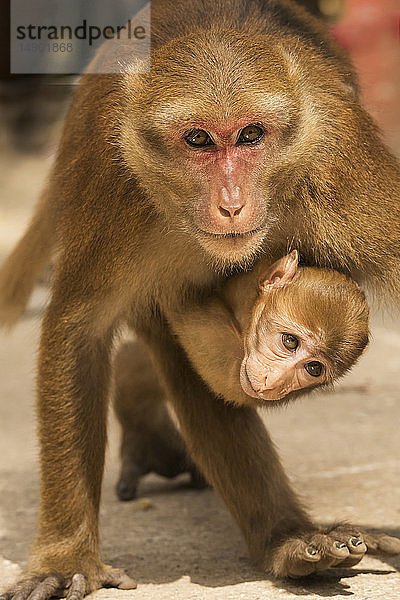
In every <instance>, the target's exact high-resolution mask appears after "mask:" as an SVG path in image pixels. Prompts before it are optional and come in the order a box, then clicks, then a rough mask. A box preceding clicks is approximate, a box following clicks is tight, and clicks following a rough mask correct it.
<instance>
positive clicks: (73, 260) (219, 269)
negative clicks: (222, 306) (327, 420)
mask: <svg viewBox="0 0 400 600" xmlns="http://www.w3.org/2000/svg"><path fill="white" fill-rule="evenodd" d="M152 39H153V52H152V71H151V74H150V75H139V76H136V75H128V74H121V75H108V76H89V75H88V76H84V77H83V78H82V81H81V85H80V86H79V89H78V90H77V93H76V96H75V99H74V101H73V104H72V107H71V110H70V112H69V115H68V117H67V121H66V126H65V129H64V133H63V137H62V140H61V144H60V150H59V154H58V157H57V161H56V164H55V167H54V170H53V173H52V176H51V178H50V181H49V185H48V188H47V191H46V194H47V197H48V202H49V210H50V211H51V212H50V214H55V215H57V219H56V220H55V227H56V229H57V231H56V233H55V235H56V239H57V242H58V244H59V250H60V251H59V255H58V258H57V264H56V269H55V280H54V284H53V290H52V300H51V303H50V305H49V307H48V309H47V313H46V316H45V319H44V322H43V331H42V338H41V346H40V359H39V374H38V417H39V435H40V440H41V467H42V479H41V481H42V483H41V510H40V523H39V531H38V536H37V539H36V542H35V547H34V551H33V553H32V557H31V561H30V564H29V567H28V572H27V579H26V580H25V582H24V583H23V584H21V586H19V587H17V588H16V589H11V590H10V592H8V593H7V594H6V596H5V597H6V598H7V600H10V599H11V598H14V596H15V594H18V598H20V599H21V600H26V598H27V597H28V596H29V594H30V592H31V591H32V590H33V589H35V590H36V592H37V593H36V595H35V598H37V600H45V599H46V598H48V597H49V595H50V593H49V592H48V591H47V592H46V589H47V590H48V589H49V585H50V584H46V582H45V583H44V584H43V587H41V586H40V583H39V584H38V582H40V581H42V580H44V581H45V577H46V575H49V574H50V575H51V574H57V575H54V576H55V577H56V580H55V581H56V584H57V585H58V588H59V590H60V591H62V590H63V589H64V588H65V585H66V583H67V582H68V580H69V578H70V577H71V575H73V574H83V575H84V576H85V577H86V582H87V585H86V590H84V591H80V592H79V594H78V593H77V594H76V595H75V596H74V597H76V598H80V597H81V596H82V595H83V593H84V592H88V591H90V590H93V589H96V588H98V587H101V586H102V585H105V584H106V583H107V582H108V583H110V582H111V583H112V584H114V585H118V586H120V587H124V586H125V587H129V586H133V585H134V584H133V582H127V580H126V579H123V578H122V575H121V574H120V573H118V572H115V571H113V572H112V573H111V574H110V572H109V569H107V568H106V567H104V565H102V563H101V561H100V558H99V551H98V528H97V527H98V505H99V501H100V487H101V478H102V468H103V460H104V444H105V438H106V430H105V429H106V412H107V388H108V383H109V380H110V360H109V356H110V350H111V345H112V340H113V338H114V335H115V333H116V331H117V330H118V326H119V324H120V323H122V322H125V321H126V322H128V323H129V324H130V325H131V326H132V327H134V328H135V330H136V331H137V332H138V333H139V335H140V337H141V339H142V340H143V341H145V343H146V345H147V347H148V348H149V351H150V353H151V355H152V358H153V360H154V362H155V364H156V366H157V369H158V373H159V377H160V381H162V383H163V386H164V389H165V390H166V392H167V395H168V397H169V398H170V400H171V401H172V402H173V405H174V408H175V410H176V412H177V415H178V418H179V421H180V425H181V429H182V434H183V437H184V439H185V442H186V443H187V446H188V449H189V452H190V454H191V456H192V457H193V459H194V461H195V462H196V464H197V465H198V466H199V467H200V469H201V470H202V472H203V473H204V474H205V475H206V477H207V479H208V480H209V481H210V482H211V483H212V484H213V486H214V487H215V489H216V490H217V491H218V493H219V494H220V495H221V496H222V497H223V499H224V500H225V502H226V504H227V506H228V507H229V509H230V510H231V512H232V514H233V515H234V517H235V518H236V519H237V521H238V523H239V524H240V526H241V529H242V531H243V534H244V537H245V539H246V540H247V543H248V545H249V548H250V551H251V553H252V555H253V556H254V557H255V559H256V560H257V561H258V562H259V564H261V565H262V567H263V568H265V569H267V570H269V571H270V572H272V573H275V574H278V575H293V574H296V575H302V574H307V573H308V572H310V570H313V569H314V568H318V563H313V564H312V565H311V566H310V562H309V559H308V558H307V547H308V544H311V545H312V546H316V547H317V549H318V550H317V552H318V553H319V554H318V557H319V558H321V560H320V561H319V564H320V565H323V566H327V565H328V566H329V565H330V564H336V563H337V562H340V560H343V559H344V558H346V557H348V556H349V552H350V553H352V554H353V556H350V557H349V558H347V559H346V560H350V559H351V560H353V561H356V562H357V561H358V560H359V559H360V558H361V556H362V552H361V553H358V554H357V553H355V552H354V548H352V545H351V543H350V542H348V540H349V539H350V536H351V535H352V531H353V530H352V529H351V528H348V529H347V530H346V531H345V532H344V533H343V532H342V530H339V529H337V528H336V529H335V530H333V531H330V532H321V533H319V532H318V531H317V528H316V526H315V525H313V524H312V523H311V521H310V519H309V517H308V516H307V514H306V512H305V511H304V510H303V508H302V507H301V506H300V504H299V502H298V500H297V498H296V497H295V495H294V493H293V491H292V490H291V488H290V485H289V482H288V480H287V478H286V475H285V474H284V472H283V470H282V468H281V466H280V463H279V459H278V457H277V455H276V453H275V450H274V449H273V446H272V443H271V441H270V439H269V437H268V434H267V432H266V430H265V429H264V427H263V425H262V423H261V421H260V419H259V417H258V416H257V414H256V412H255V410H254V409H253V408H249V407H240V408H234V407H232V406H230V405H228V404H226V403H224V402H223V401H222V400H219V399H217V398H215V397H214V396H213V394H212V393H211V392H210V390H209V389H208V388H207V387H206V386H205V384H204V383H203V382H202V380H201V379H200V377H199V376H198V375H197V374H196V373H195V371H194V370H193V369H192V367H191V365H190V364H189V362H188V360H187V358H186V356H185V353H184V351H183V350H182V348H181V347H180V345H179V343H177V340H176V338H175V336H174V335H173V334H172V332H171V328H172V329H173V327H174V315H175V314H176V313H177V312H179V310H181V308H182V307H184V306H185V305H186V303H187V302H188V301H190V300H192V299H196V301H197V299H198V300H201V299H202V298H203V297H204V296H205V295H207V294H209V293H210V291H211V290H212V289H213V287H214V286H215V285H216V284H218V283H219V282H221V280H223V279H224V278H226V277H227V276H228V275H229V274H231V273H232V271H233V270H235V269H242V268H249V267H251V266H252V265H253V264H254V262H255V261H256V260H257V257H258V256H259V254H260V253H262V252H264V253H266V254H267V255H268V257H269V256H271V257H274V256H281V255H283V253H284V251H285V250H286V248H287V247H288V246H289V247H290V246H292V245H293V246H295V247H298V248H299V250H300V252H301V254H302V256H303V257H304V258H305V261H306V263H308V264H312V265H318V266H322V267H324V266H330V267H334V268H335V269H337V270H338V271H341V272H344V273H348V274H350V275H351V276H352V277H353V278H355V279H358V280H360V279H361V280H365V281H366V282H368V283H369V284H370V285H371V286H372V287H374V288H375V289H376V290H378V292H379V294H380V295H383V294H385V296H386V298H398V297H399V292H400V278H399V268H398V265H399V258H400V227H398V226H397V225H398V224H399V222H400V201H399V189H400V186H399V183H400V171H399V167H398V164H397V162H396V161H395V159H394V157H393V156H392V155H391V154H390V152H389V151H388V150H387V148H386V147H385V145H384V144H383V143H382V141H381V139H380V135H379V133H378V131H377V129H376V127H375V125H374V123H373V122H372V121H371V119H370V117H369V116H368V115H367V114H366V113H365V111H364V109H363V108H362V107H361V106H360V104H359V103H358V101H357V86H356V78H355V76H354V74H353V72H352V69H351V66H350V64H349V62H348V60H347V59H346V58H345V57H344V54H343V52H342V51H341V50H340V49H339V47H338V46H337V45H336V44H335V42H334V41H333V40H332V39H331V38H330V37H329V35H328V34H327V32H326V31H325V30H324V28H323V27H322V25H320V24H319V23H318V21H316V20H315V19H313V18H311V17H308V16H307V15H306V14H305V13H304V12H303V11H302V10H301V9H299V8H298V7H296V6H295V5H294V4H293V3H292V2H289V1H288V0H287V1H283V0H282V1H280V2H275V1H273V0H270V1H268V0H254V1H253V0H248V1H247V2H243V1H242V0H230V1H229V2H227V1H226V0H223V1H222V0H193V1H188V0H185V1H183V0H174V2H169V1H167V0H165V1H164V0H153V3H152ZM103 51H104V52H105V53H107V49H105V50H103ZM269 92H271V93H272V94H273V95H276V94H277V93H281V94H284V95H285V97H286V98H287V99H288V103H289V104H288V106H287V109H286V110H285V111H284V114H283V115H282V114H280V113H279V110H278V107H275V109H274V108H273V107H272V109H271V110H272V115H273V116H276V117H277V118H278V119H279V118H281V119H283V121H286V125H285V126H284V127H283V126H282V127H283V128H282V129H281V130H280V131H281V135H272V134H271V136H270V137H268V140H267V143H266V145H265V149H264V150H262V152H261V151H260V152H261V154H260V158H261V159H262V160H260V161H259V162H258V165H257V167H256V169H255V170H254V171H253V172H251V173H248V172H247V170H246V169H244V167H243V169H242V175H241V176H242V177H243V178H247V179H246V181H247V183H246V186H245V188H244V191H245V193H246V198H247V201H248V202H249V203H251V205H252V206H253V209H254V210H253V212H252V218H253V220H254V221H256V222H258V224H259V225H260V226H261V229H260V230H259V231H258V233H257V234H256V235H254V236H252V237H249V236H248V237H244V238H243V237H242V238H238V237H231V236H228V237H226V238H223V239H221V238H219V239H217V238H213V237H212V236H208V237H207V238H204V237H202V236H201V235H200V234H199V233H198V231H197V230H196V228H195V227H194V226H193V222H192V219H193V218H194V216H196V218H197V219H198V220H199V219H201V214H202V213H201V211H202V210H203V208H204V210H205V209H206V208H207V206H208V203H209V197H210V189H209V188H210V186H212V185H217V184H215V182H213V181H209V179H208V178H207V177H204V176H203V177H202V176H201V174H198V173H197V172H196V170H195V169H193V168H190V169H189V168H188V162H187V160H186V159H184V158H183V157H182V154H178V155H177V151H176V149H175V148H176V147H175V145H174V143H173V140H172V138H173V132H175V133H176V132H177V129H176V128H177V127H180V126H182V125H184V123H185V122H190V120H191V118H193V113H192V112H191V111H192V110H193V108H195V109H196V113H198V114H199V116H200V117H202V118H204V119H205V120H207V122H212V121H216V122H219V121H220V120H221V119H225V118H228V119H235V118H238V117H241V118H243V116H245V115H246V114H248V111H249V110H252V111H253V112H254V110H258V109H257V107H259V105H260V103H261V104H262V103H263V102H264V101H265V98H266V94H267V95H268V93H269ZM270 108H271V107H270ZM278 113H279V114H278ZM171 119H172V124H170V125H168V123H170V121H171ZM205 222H207V220H205ZM13 261H14V262H12V263H11V264H9V267H7V268H8V269H9V270H8V273H9V275H8V277H13V276H14V268H15V270H16V271H15V276H17V275H18V273H19V272H20V269H21V263H20V259H19V257H18V255H14V259H13ZM39 263H41V260H39V261H38V263H37V264H38V265H39ZM39 270H40V269H39ZM1 280H2V281H4V275H3V276H1ZM12 287H13V286H12ZM30 287H31V286H30V284H29V285H27V286H26V287H25V292H26V291H29V289H30ZM25 292H24V293H25ZM4 294H7V289H4V287H3V295H4ZM8 297H9V300H8V301H6V302H5V303H4V301H3V300H2V306H3V308H2V314H3V315H4V314H5V315H6V316H5V320H6V321H7V320H8V321H10V320H12V317H10V318H9V317H8V316H7V311H8V309H7V303H8V306H12V298H13V297H14V294H13V293H11V295H9V296H8ZM22 297H23V296H22ZM22 304H23V302H19V306H21V305H22ZM4 306H6V308H5V309H4ZM4 310H5V311H6V312H4ZM10 310H11V311H12V309H10ZM18 310H19V309H18ZM9 314H10V313H9ZM134 399H135V398H134ZM135 410H137V409H135V407H132V411H135ZM141 412H142V413H143V411H141ZM315 536H317V537H315ZM318 536H319V537H318ZM340 536H342V538H344V539H345V540H346V543H347V547H346V550H343V551H341V554H340V552H339V554H340V557H338V552H337V551H336V550H334V541H335V539H341V538H340ZM321 540H322V541H321ZM373 544H376V545H377V547H378V548H379V547H381V549H382V550H383V549H384V548H385V545H384V544H381V545H380V546H379V544H380V542H379V540H378V539H377V538H376V539H375V538H374V541H373ZM395 547H396V548H397V549H399V548H398V546H396V544H395ZM363 548H365V547H364V546H363ZM363 551H365V549H364V550H363ZM347 564H348V563H347ZM52 582H53V583H52ZM50 583H51V585H50V588H51V591H52V593H54V585H53V584H54V580H53V579H52V580H51V581H50ZM46 585H47V588H46ZM74 594H75V590H74Z"/></svg>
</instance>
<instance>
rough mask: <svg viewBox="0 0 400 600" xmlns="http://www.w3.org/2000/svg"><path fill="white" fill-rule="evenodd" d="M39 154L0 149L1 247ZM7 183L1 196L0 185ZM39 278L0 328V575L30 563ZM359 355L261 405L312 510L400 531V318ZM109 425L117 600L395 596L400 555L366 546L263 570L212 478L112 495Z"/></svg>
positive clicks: (113, 450) (323, 518)
mask: <svg viewBox="0 0 400 600" xmlns="http://www.w3.org/2000/svg"><path fill="white" fill-rule="evenodd" d="M46 162H47V161H46V159H44V158H43V157H32V156H27V157H25V158H21V157H17V156H13V155H12V154H10V153H7V155H4V161H3V162H2V170H1V172H0V186H1V190H2V191H1V199H0V260H1V259H2V257H4V255H5V253H6V251H7V250H8V248H10V247H11V245H12V244H13V242H14V240H15V239H16V238H17V237H18V235H19V234H20V233H21V231H22V229H23V224H24V223H25V222H26V220H27V218H28V216H29V214H30V212H31V210H32V205H33V202H34V200H35V198H36V196H37V192H38V190H39V188H40V185H41V183H42V180H43V178H44V175H45V172H46ZM3 194H4V195H3ZM44 294H45V292H44V291H43V290H38V292H37V294H36V296H35V298H34V300H33V303H32V307H31V310H30V312H29V313H28V315H27V317H26V318H25V319H24V320H23V321H21V323H20V324H19V325H18V326H17V328H16V329H15V330H14V332H12V333H11V335H9V336H6V335H3V334H0V374H1V377H0V588H1V587H3V586H6V585H7V584H8V583H10V582H12V581H13V580H14V579H15V578H16V577H17V576H18V574H19V572H20V569H21V568H23V566H24V564H25V563H26V560H27V556H28V550H29V545H30V543H31V541H32V539H33V535H34V530H35V522H36V514H37V502H38V466H37V443H36V438H35V423H34V406H33V405H34V370H35V355H36V349H37V340H38V334H39V330H40V315H39V313H40V307H41V306H42V304H43V301H44ZM373 334H374V339H373V342H372V344H371V347H370V349H369V350H368V352H367V354H366V355H365V356H364V357H363V358H362V360H361V361H360V363H359V365H358V366H357V367H356V368H355V369H354V371H353V372H352V374H351V375H349V376H348V377H346V378H345V379H344V380H343V381H342V383H341V384H340V385H338V386H337V388H336V390H335V392H333V393H325V394H315V395H313V396H312V397H310V398H307V399H304V400H302V401H300V402H299V403H298V404H296V405H293V406H291V407H288V408H287V409H284V410H281V411H279V412H278V411H276V412H275V411H274V412H271V413H268V414H265V415H264V416H265V421H266V423H267V424H268V426H269V427H270V430H271V432H272V435H273V438H274V440H275V442H276V444H277V446H278V447H279V449H280V452H281V455H282V457H283V461H284V464H285V465H286V468H287V470H288V472H289V473H290V475H291V477H292V479H293V482H294V485H295V487H296V489H297V490H298V491H299V492H300V493H301V494H302V496H303V498H304V502H305V503H307V504H308V505H309V506H310V508H311V511H312V514H313V516H314V517H315V518H316V519H317V520H318V521H320V522H321V523H329V522H331V521H333V520H335V519H348V520H352V521H355V522H357V523H358V524H359V525H360V526H362V527H364V528H368V529H371V530H374V529H382V530H385V531H387V532H389V533H391V534H393V535H398V536H400V485H399V483H400V434H399V426H400V393H399V390H400V320H399V318H398V317H396V318H392V319H389V318H387V319H386V320H385V321H382V319H381V318H380V317H379V316H377V317H375V319H374V325H373ZM110 420H111V435H110V443H109V449H108V459H107V469H106V474H105V480H104V490H103V501H102V508H101V529H102V551H103V556H104V559H105V560H106V562H109V563H112V564H113V565H115V566H121V567H124V568H126V569H127V571H128V572H129V574H130V575H132V576H133V577H135V578H136V580H137V581H138V589H137V590H136V591H130V592H123V591H117V590H101V591H99V592H96V593H95V594H94V596H95V597H96V598H98V600H100V599H101V598H103V599H105V598H107V599H108V598H113V599H115V600H125V599H128V598H132V599H134V598H138V599H139V598H140V600H147V599H152V600H153V599H157V600H164V599H165V600H192V599H196V600H197V599H199V600H203V599H204V600H217V599H218V600H219V599H224V600H225V599H226V600H230V599H232V600H239V599H242V598H244V599H246V600H247V599H248V600H270V599H271V600H272V599H278V598H279V599H289V598H290V599H291V598H304V599H305V600H308V599H321V598H338V599H340V598H347V597H349V598H350V597H351V598H353V599H354V600H379V599H381V598H382V599H389V600H397V599H399V600H400V573H399V570H400V558H398V557H397V558H395V559H390V560H385V561H381V560H378V559H376V558H365V559H364V560H363V561H362V562H361V563H360V564H359V565H357V566H356V567H354V568H352V569H347V570H342V571H339V572H336V571H335V572H324V573H321V574H319V575H318V576H315V577H314V578H312V579H309V580H304V581H303V582H289V583H288V582H283V581H279V582H272V581H270V580H268V579H266V578H265V577H264V576H263V574H262V573H260V572H258V571H257V570H256V569H255V568H254V567H253V566H252V564H251V562H250V560H249V558H248V556H247V551H246V548H245V545H244V543H243V541H242V540H241V537H240V534H239V531H238V529H237V527H236V525H235V524H234V523H233V521H232V519H231V517H230V515H229V513H228V512H227V510H226V509H225V507H224V506H223V504H222V502H221V501H220V500H219V498H218V497H217V496H216V495H215V494H214V492H213V491H212V490H206V491H194V490H191V489H189V488H188V487H187V479H186V478H185V476H182V477H180V478H178V479H176V480H174V481H166V480H164V479H162V478H158V477H156V476H149V477H147V478H146V479H145V480H144V481H143V484H142V486H141V488H140V495H141V496H142V497H144V498H148V499H149V501H148V502H146V503H143V502H140V501H139V502H133V503H126V504H121V503H119V502H118V501H117V499H116V497H115V494H114V484H115V481H116V477H117V473H118V456H117V455H118V430H117V427H116V424H115V422H114V421H113V419H112V418H111V419H110Z"/></svg>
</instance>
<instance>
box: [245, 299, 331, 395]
mask: <svg viewBox="0 0 400 600" xmlns="http://www.w3.org/2000/svg"><path fill="white" fill-rule="evenodd" d="M261 310H262V309H261ZM264 311H265V313H266V314H263V312H264ZM264 311H263V312H261V314H260V317H259V318H257V319H256V320H255V321H254V322H253V324H252V327H251V329H250V331H249V333H248V335H247V336H246V339H245V357H244V359H243V361H242V365H241V370H240V382H241V385H242V388H243V391H244V392H245V393H246V394H247V395H249V396H251V397H252V398H258V399H260V400H263V401H268V402H271V401H277V400H282V399H283V398H285V397H286V396H288V395H289V394H292V393H293V392H297V391H299V390H302V389H306V388H315V387H319V386H321V385H324V384H326V383H327V382H328V381H329V379H330V374H329V373H330V364H329V361H328V360H327V358H326V355H325V354H323V353H322V351H321V348H320V344H319V342H318V340H317V336H316V335H314V334H313V332H311V331H307V330H306V329H305V328H304V327H303V326H301V325H299V324H298V323H295V322H293V321H290V320H289V319H288V318H285V317H284V315H275V314H271V313H270V311H269V310H268V309H267V308H265V309H264Z"/></svg>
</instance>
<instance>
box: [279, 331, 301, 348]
mask: <svg viewBox="0 0 400 600" xmlns="http://www.w3.org/2000/svg"><path fill="white" fill-rule="evenodd" d="M282 344H283V345H284V346H285V348H286V349H287V350H296V349H297V348H298V346H299V340H298V338H297V337H296V336H295V335H292V334H291V333H283V334H282Z"/></svg>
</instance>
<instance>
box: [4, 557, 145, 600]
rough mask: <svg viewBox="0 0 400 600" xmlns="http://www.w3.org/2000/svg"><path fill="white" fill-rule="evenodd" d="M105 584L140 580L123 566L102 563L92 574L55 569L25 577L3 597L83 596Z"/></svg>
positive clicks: (79, 599) (75, 599) (125, 586)
mask: <svg viewBox="0 0 400 600" xmlns="http://www.w3.org/2000/svg"><path fill="white" fill-rule="evenodd" d="M89 582H90V583H89ZM102 587H113V588H118V589H120V590H132V589H135V588H136V587H137V584H136V582H135V581H134V580H133V579H131V577H129V575H127V574H126V573H125V571H123V570H122V569H114V568H113V567H110V566H108V565H102V566H101V569H100V570H99V573H97V575H95V576H92V577H90V576H86V575H84V574H82V573H75V574H74V575H72V576H70V577H66V576H64V575H59V574H56V573H53V574H51V575H48V574H47V575H33V576H27V577H24V578H23V579H21V581H19V582H18V583H16V584H15V585H14V586H12V587H11V588H10V589H8V590H7V591H6V592H4V593H3V594H1V595H0V600H50V598H53V597H65V598H66V600H83V598H84V597H85V596H86V595H87V594H90V593H91V592H93V591H95V590H97V589H99V588H102Z"/></svg>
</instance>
